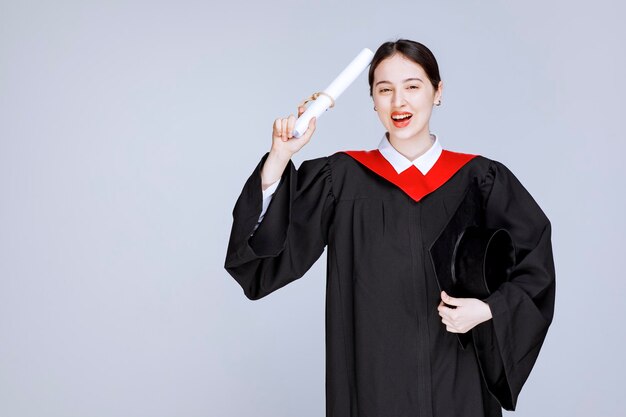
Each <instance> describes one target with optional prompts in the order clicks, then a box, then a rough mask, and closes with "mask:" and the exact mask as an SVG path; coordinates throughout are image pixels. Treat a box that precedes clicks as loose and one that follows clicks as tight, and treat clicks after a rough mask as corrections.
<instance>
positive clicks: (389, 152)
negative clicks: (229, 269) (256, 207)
mask: <svg viewBox="0 0 626 417" xmlns="http://www.w3.org/2000/svg"><path fill="white" fill-rule="evenodd" d="M430 137H431V139H432V145H431V146H430V148H428V150H427V151H426V152H424V153H423V154H421V155H420V156H418V157H417V158H415V159H414V160H413V161H411V160H410V159H408V158H407V157H406V156H404V155H402V154H401V153H400V152H398V150H397V149H396V148H394V147H393V145H391V142H389V139H388V138H387V132H385V134H384V135H383V138H382V140H381V141H380V143H379V144H378V150H379V152H380V153H381V154H382V156H384V157H385V159H386V160H387V161H389V163H390V164H391V165H392V166H393V168H394V169H395V170H396V172H397V173H398V174H400V173H401V172H403V171H404V170H406V169H407V168H409V167H410V166H411V165H415V167H416V168H417V169H419V170H420V172H421V173H422V174H423V175H426V174H427V173H428V171H430V169H431V168H432V167H433V166H434V165H435V163H436V162H437V160H438V159H439V157H440V156H441V152H442V151H443V147H442V146H441V142H440V141H439V138H438V137H437V135H435V134H434V133H431V134H430ZM279 182H280V178H279V179H278V180H276V182H274V183H273V184H272V185H270V186H269V187H267V189H266V190H265V191H263V206H262V210H261V215H260V216H259V221H258V223H257V225H256V226H255V228H254V230H256V228H257V227H259V223H261V220H263V216H264V215H265V212H266V211H267V207H268V206H269V205H270V201H271V200H272V196H273V195H274V191H276V188H278V183H279Z"/></svg>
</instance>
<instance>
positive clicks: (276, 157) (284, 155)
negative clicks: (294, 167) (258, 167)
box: [267, 147, 293, 166]
mask: <svg viewBox="0 0 626 417" xmlns="http://www.w3.org/2000/svg"><path fill="white" fill-rule="evenodd" d="M292 156H293V154H291V153H289V152H285V151H282V150H278V149H276V148H274V147H272V149H270V153H269V155H268V156H267V159H269V160H270V161H271V162H273V163H277V164H280V165H284V166H287V164H288V163H289V160H290V159H291V157H292Z"/></svg>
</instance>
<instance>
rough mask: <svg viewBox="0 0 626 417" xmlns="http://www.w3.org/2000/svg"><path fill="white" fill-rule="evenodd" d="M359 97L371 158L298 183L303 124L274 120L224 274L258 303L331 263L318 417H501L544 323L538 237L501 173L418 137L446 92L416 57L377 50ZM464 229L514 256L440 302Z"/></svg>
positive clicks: (539, 227) (306, 165) (322, 169)
mask: <svg viewBox="0 0 626 417" xmlns="http://www.w3.org/2000/svg"><path fill="white" fill-rule="evenodd" d="M369 84H370V95H371V96H372V98H373V101H374V110H375V111H376V112H377V114H378V117H379V119H380V121H381V123H382V124H383V126H384V128H385V130H386V133H385V135H384V137H383V138H382V140H381V141H380V144H379V146H378V148H377V149H374V150H370V151H340V152H337V153H335V154H333V155H330V156H327V157H321V158H316V159H312V160H307V161H304V162H303V163H302V164H301V165H300V168H299V169H298V170H296V169H295V167H294V165H293V163H292V162H291V157H292V155H293V154H294V153H296V152H297V151H299V150H300V149H301V148H302V147H303V146H304V145H305V144H307V143H308V142H309V140H310V139H311V136H312V135H313V132H314V131H315V120H314V119H313V120H311V122H310V124H309V128H308V130H307V132H306V133H305V134H304V135H303V136H302V137H301V138H298V139H296V138H292V137H291V136H290V132H291V131H292V130H293V127H294V123H295V120H296V117H295V116H294V115H290V116H289V117H286V118H281V119H276V120H275V122H274V127H273V136H272V147H271V150H270V151H269V152H268V153H266V154H265V155H264V156H263V157H262V158H261V160H260V162H259V163H258V165H257V166H256V168H255V169H254V171H253V172H252V174H251V175H250V177H249V179H248V180H247V182H246V184H245V185H244V187H243V190H242V192H241V195H240V196H239V198H238V200H237V202H236V205H235V209H234V211H233V227H232V231H231V235H230V241H229V244H228V250H227V255H226V262H225V268H226V270H227V271H228V272H229V273H230V274H231V275H232V276H233V278H235V280H236V281H237V282H238V283H239V284H240V285H241V287H242V288H243V291H244V293H245V295H246V296H247V297H248V298H249V299H251V300H256V299H259V298H261V297H265V296H266V295H268V294H270V293H272V292H273V291H275V290H277V289H279V288H281V287H283V286H285V285H287V284H288V283H290V282H292V281H294V280H296V279H298V278H300V277H302V276H303V275H304V274H305V273H306V271H307V270H308V269H309V268H310V267H311V265H312V264H313V263H314V262H315V261H316V260H317V259H318V258H319V257H320V255H321V254H322V252H323V251H324V248H325V247H327V248H328V250H327V253H328V258H327V262H328V268H327V292H326V343H327V348H326V381H327V382H326V410H327V412H326V415H327V416H328V417H357V416H368V417H400V416H407V417H408V416H420V417H430V416H436V417H437V416H439V417H452V416H465V417H473V416H501V415H502V408H505V409H508V410H513V409H515V404H516V401H517V396H518V394H519V392H520V390H521V388H522V385H523V384H524V382H525V381H526V379H527V377H528V375H529V373H530V371H531V369H532V367H533V365H534V363H535V360H536V359H537V356H538V354H539V350H540V348H541V345H542V343H543V341H544V338H545V336H546V333H547V329H548V326H549V325H550V323H551V321H552V316H553V306H554V294H555V272H554V262H553V257H552V249H551V240H550V239H551V238H550V235H551V227H550V221H549V220H548V218H547V217H546V216H545V214H544V213H543V211H542V210H541V209H540V207H539V206H538V205H537V203H536V202H535V201H534V199H533V198H532V197H531V195H530V194H529V193H528V191H527V190H526V189H525V188H524V187H523V186H522V185H521V184H520V182H519V181H518V180H517V178H516V177H515V176H514V175H513V174H512V173H511V172H510V171H509V170H508V169H507V168H506V167H505V166H504V165H503V164H502V163H500V162H497V161H494V160H491V159H488V158H486V157H483V156H480V155H471V154H463V153H458V152H452V151H449V150H446V149H443V148H442V146H443V145H442V143H441V142H440V141H439V138H438V137H437V136H436V135H434V134H432V133H431V132H430V128H429V121H430V116H431V112H432V109H433V106H438V105H440V103H441V97H442V91H443V83H442V81H441V79H440V75H439V69H438V66H437V62H436V60H435V57H434V56H433V54H432V53H431V51H430V50H429V49H428V48H427V47H426V46H424V45H422V44H420V43H418V42H414V41H410V40H405V39H400V40H398V41H396V42H387V43H384V44H383V45H381V46H380V47H379V48H378V50H377V51H376V53H375V55H374V58H373V60H372V63H371V65H370V70H369ZM303 111H304V108H303V107H299V108H298V113H299V114H301V113H302V112H303ZM470 196H472V197H471V198H470ZM270 203H271V204H270ZM459 213H461V215H460V216H461V217H459ZM459 218H463V219H465V220H463V221H462V222H460V221H459V220H458V219H459ZM470 225H475V226H480V227H484V228H488V229H489V230H497V229H505V230H506V231H508V233H509V234H510V236H511V237H512V240H513V242H514V244H515V248H514V253H513V255H514V257H515V265H514V267H512V268H510V269H509V271H510V274H509V275H508V281H506V282H504V283H502V284H501V285H500V286H499V287H498V288H497V289H495V290H493V291H492V292H490V293H489V294H488V296H486V297H484V298H483V299H479V298H472V297H456V296H454V295H455V294H448V293H446V292H445V291H440V290H441V288H444V287H443V286H442V285H441V282H442V279H443V277H444V275H446V274H448V271H449V269H450V268H448V267H449V265H450V261H451V260H452V259H453V257H454V254H453V253H452V250H448V249H451V248H452V246H453V244H454V240H455V239H458V238H459V236H460V235H459V233H457V232H458V231H462V229H463V227H465V226H470ZM446 239H448V240H449V241H446ZM450 239H452V240H450ZM457 243H458V241H457ZM442 248H443V249H442ZM457 272H458V271H457ZM453 274H454V271H453ZM462 337H466V338H467V339H463V338H462ZM459 342H461V343H459Z"/></svg>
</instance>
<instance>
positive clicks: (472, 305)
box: [437, 291, 492, 333]
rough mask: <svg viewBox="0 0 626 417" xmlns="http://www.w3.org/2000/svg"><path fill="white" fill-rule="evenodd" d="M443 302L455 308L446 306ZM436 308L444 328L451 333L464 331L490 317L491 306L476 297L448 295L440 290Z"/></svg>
mask: <svg viewBox="0 0 626 417" xmlns="http://www.w3.org/2000/svg"><path fill="white" fill-rule="evenodd" d="M444 302H445V303H446V304H448V305H452V306H456V308H450V307H446V306H445V305H444V304H443V303H444ZM437 310H439V315H440V316H441V321H442V322H443V324H445V325H446V330H447V331H449V332H451V333H466V332H468V331H470V330H471V329H472V328H474V327H475V326H477V325H479V324H480V323H482V322H484V321H487V320H489V319H491V318H492V315H491V308H489V305H488V304H487V303H485V302H484V301H481V300H479V299H477V298H455V297H450V296H449V295H448V294H446V292H445V291H442V292H441V302H440V303H439V306H438V307H437Z"/></svg>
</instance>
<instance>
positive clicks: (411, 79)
mask: <svg viewBox="0 0 626 417" xmlns="http://www.w3.org/2000/svg"><path fill="white" fill-rule="evenodd" d="M407 81H419V82H421V83H423V82H424V81H422V79H421V78H407V79H406V80H404V81H402V82H404V83H405V82H407ZM383 83H387V84H391V81H385V80H383V81H379V82H377V83H376V84H374V87H376V86H377V85H378V84H383Z"/></svg>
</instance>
